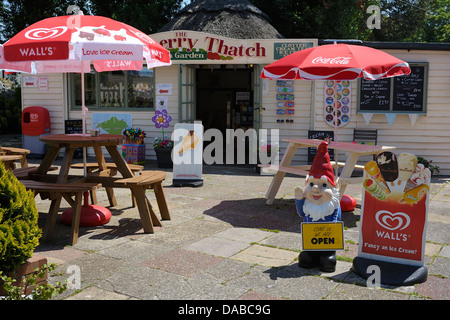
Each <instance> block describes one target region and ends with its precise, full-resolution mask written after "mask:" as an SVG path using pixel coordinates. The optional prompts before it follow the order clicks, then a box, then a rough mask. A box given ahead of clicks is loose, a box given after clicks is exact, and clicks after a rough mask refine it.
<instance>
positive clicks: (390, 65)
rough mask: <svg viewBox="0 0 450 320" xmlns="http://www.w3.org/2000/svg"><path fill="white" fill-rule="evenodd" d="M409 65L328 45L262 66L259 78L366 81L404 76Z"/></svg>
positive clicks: (369, 50)
mask: <svg viewBox="0 0 450 320" xmlns="http://www.w3.org/2000/svg"><path fill="white" fill-rule="evenodd" d="M410 72H411V70H410V68H409V64H408V63H407V62H405V61H403V60H400V59H398V58H396V57H394V56H392V55H390V54H388V53H386V52H384V51H381V50H377V49H373V48H370V47H365V46H358V45H348V44H343V43H341V44H328V45H323V46H319V47H313V48H308V49H304V50H300V51H297V52H294V53H292V54H290V55H288V56H286V57H284V58H281V59H280V60H277V61H275V62H274V63H272V64H270V65H268V66H266V67H264V69H263V71H262V74H261V78H267V79H280V80H281V79H283V80H295V79H303V80H355V79H357V78H361V77H364V78H365V79H368V80H377V79H382V78H388V77H394V76H399V75H407V74H409V73H410Z"/></svg>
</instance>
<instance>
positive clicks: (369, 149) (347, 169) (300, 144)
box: [266, 139, 395, 205]
mask: <svg viewBox="0 0 450 320" xmlns="http://www.w3.org/2000/svg"><path fill="white" fill-rule="evenodd" d="M283 141H287V142H289V144H288V147H287V149H286V152H285V154H284V155H283V158H282V159H281V162H280V165H279V166H276V165H270V166H268V167H269V168H270V169H272V170H276V171H277V172H276V173H275V175H274V177H273V179H272V182H271V184H270V186H269V189H268V190H267V193H266V199H267V201H266V204H268V205H270V204H272V203H273V201H274V199H275V196H276V194H277V192H278V189H279V188H280V186H281V183H282V182H283V179H284V177H285V175H286V173H291V174H296V175H300V176H307V175H308V174H309V171H308V170H309V168H310V167H311V166H310V165H303V166H292V165H291V162H292V160H293V159H294V156H295V152H296V151H297V149H298V148H307V147H315V148H317V147H318V146H319V145H320V144H321V143H322V142H323V140H318V139H285V140H283ZM328 148H329V149H334V150H336V151H345V152H346V159H345V162H333V161H332V162H331V163H332V164H333V165H338V166H339V167H343V169H342V171H341V173H340V175H339V184H340V187H339V194H340V196H341V197H342V196H343V194H344V191H345V189H346V187H347V185H348V184H350V183H362V179H361V178H352V177H351V176H352V173H353V170H354V169H355V168H359V169H363V167H362V166H358V165H357V162H358V159H359V157H361V156H365V155H374V154H378V153H380V152H382V151H386V150H393V149H395V147H390V146H379V145H367V144H357V143H351V142H335V141H331V142H330V143H329V144H328ZM336 154H337V152H336Z"/></svg>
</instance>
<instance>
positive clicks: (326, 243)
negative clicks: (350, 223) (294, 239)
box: [302, 222, 344, 250]
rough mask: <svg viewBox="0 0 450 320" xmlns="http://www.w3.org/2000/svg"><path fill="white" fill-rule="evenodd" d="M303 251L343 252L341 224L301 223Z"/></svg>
mask: <svg viewBox="0 0 450 320" xmlns="http://www.w3.org/2000/svg"><path fill="white" fill-rule="evenodd" d="M302 246H303V250H344V224H343V223H342V222H303V223H302Z"/></svg>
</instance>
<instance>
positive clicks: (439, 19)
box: [250, 0, 450, 42]
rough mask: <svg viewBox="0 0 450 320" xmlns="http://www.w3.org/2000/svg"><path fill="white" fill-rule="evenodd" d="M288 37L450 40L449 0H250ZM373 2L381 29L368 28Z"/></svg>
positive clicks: (420, 40)
mask: <svg viewBox="0 0 450 320" xmlns="http://www.w3.org/2000/svg"><path fill="white" fill-rule="evenodd" d="M250 1H251V2H252V3H253V4H255V5H256V6H257V7H258V8H260V9H261V10H262V11H263V12H265V13H266V14H267V15H268V16H269V17H270V19H271V20H272V21H271V23H272V25H273V26H274V27H275V28H276V29H277V30H278V31H279V32H280V33H281V34H283V35H284V36H285V37H286V38H319V39H360V40H372V41H417V42H422V41H427V42H449V41H450V0H353V1H351V0H250ZM370 5H376V6H378V7H379V8H380V11H381V28H380V29H369V28H368V26H367V20H368V19H369V18H370V16H371V15H372V12H370V11H369V12H367V11H368V10H367V9H368V8H369V6H370Z"/></svg>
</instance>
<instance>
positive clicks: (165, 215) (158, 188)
mask: <svg viewBox="0 0 450 320" xmlns="http://www.w3.org/2000/svg"><path fill="white" fill-rule="evenodd" d="M153 191H155V197H156V201H157V202H158V208H159V213H160V214H161V217H162V219H163V220H170V213H169V209H168V207H167V202H166V197H165V196H164V190H163V186H162V183H157V184H155V186H154V187H153Z"/></svg>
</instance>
